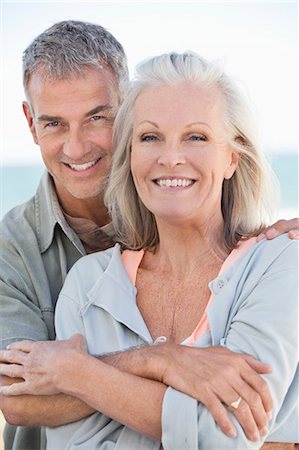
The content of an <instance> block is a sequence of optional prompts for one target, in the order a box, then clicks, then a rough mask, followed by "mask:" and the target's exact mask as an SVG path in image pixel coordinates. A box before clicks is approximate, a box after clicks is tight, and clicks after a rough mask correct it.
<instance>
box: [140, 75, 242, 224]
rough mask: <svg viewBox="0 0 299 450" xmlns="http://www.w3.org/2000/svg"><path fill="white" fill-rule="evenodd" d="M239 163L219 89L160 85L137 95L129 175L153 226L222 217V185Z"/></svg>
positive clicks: (183, 84) (187, 84) (191, 84)
mask: <svg viewBox="0 0 299 450" xmlns="http://www.w3.org/2000/svg"><path fill="white" fill-rule="evenodd" d="M237 163H238V155H237V154H235V153H234V152H233V151H232V150H231V149H230V147H229V145H228V143H227V132H226V129H225V126H224V102H223V98H222V94H221V92H220V91H219V89H218V88H217V87H203V86H199V85H196V84H194V83H191V82H181V83H179V84H177V85H175V86H168V85H164V84H163V85H162V84H161V85H160V86H155V87H151V88H147V89H145V90H144V91H143V92H142V93H141V94H140V95H139V97H138V98H137V100H136V103H135V108H134V122H133V141H132V153H131V171H132V175H133V178H134V182H135V186H136V189H137V192H138V195H139V197H140V199H141V200H142V202H143V203H144V205H145V206H146V207H147V208H148V209H149V210H150V211H151V212H152V213H153V214H154V215H155V217H156V219H157V220H158V219H162V220H166V221H168V222H169V221H171V222H175V221H180V222H181V221H184V222H188V221H194V220H195V221H198V220H208V219H209V218H211V217H212V216H215V214H216V215H219V214H220V216H221V192H222V183H223V179H224V178H230V177H231V176H232V175H233V173H234V171H235V169H236V166H237ZM220 216H219V217H220Z"/></svg>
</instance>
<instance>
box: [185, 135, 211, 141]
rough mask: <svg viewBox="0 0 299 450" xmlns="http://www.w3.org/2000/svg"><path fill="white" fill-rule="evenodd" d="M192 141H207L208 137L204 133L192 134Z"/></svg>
mask: <svg viewBox="0 0 299 450" xmlns="http://www.w3.org/2000/svg"><path fill="white" fill-rule="evenodd" d="M189 139H190V141H207V140H208V138H207V137H206V136H205V135H204V134H191V136H189Z"/></svg>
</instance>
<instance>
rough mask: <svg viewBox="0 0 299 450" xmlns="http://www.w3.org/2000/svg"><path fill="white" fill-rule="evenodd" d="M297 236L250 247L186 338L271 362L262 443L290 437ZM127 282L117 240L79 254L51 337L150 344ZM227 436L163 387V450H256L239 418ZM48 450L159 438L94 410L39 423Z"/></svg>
mask: <svg viewBox="0 0 299 450" xmlns="http://www.w3.org/2000/svg"><path fill="white" fill-rule="evenodd" d="M297 272H298V242H296V241H290V240H288V238H287V236H280V237H279V238H277V239H275V240H273V241H263V242H260V243H259V244H256V245H254V246H253V247H252V248H251V249H250V250H248V251H247V253H246V254H245V255H243V256H242V257H241V258H240V259H238V261H237V263H232V264H231V265H230V266H229V267H228V268H226V270H224V271H223V272H222V273H221V274H220V275H219V276H218V277H216V278H215V279H214V280H212V281H211V283H210V284H209V287H210V290H211V292H212V294H213V296H214V299H213V302H211V304H210V305H209V307H208V309H207V317H208V322H209V329H208V330H207V331H206V332H205V333H203V334H201V335H200V336H199V338H198V340H197V341H196V342H195V345H196V346H198V347H205V346H210V345H223V346H226V347H227V348H229V349H231V350H234V351H238V352H244V353H249V354H253V355H254V356H256V357H257V358H258V359H260V360H261V361H265V362H267V363H269V364H271V366H272V372H271V373H270V374H267V375H265V378H266V380H267V382H268V384H269V388H270V392H271V395H272V399H273V419H272V420H271V423H270V434H269V436H268V437H267V441H269V442H271V441H274V442H280V441H281V442H299V441H298V426H297V425H298V395H297V394H298V384H297V377H298V369H297V368H298V330H297V328H298V324H297V317H298V316H297V313H296V311H297V308H298V278H297ZM136 293H137V291H136V287H135V286H134V284H133V283H132V281H131V277H130V275H129V274H128V273H127V272H126V269H125V266H124V264H123V260H122V257H121V252H120V247H119V246H118V245H116V246H115V247H114V248H113V249H109V250H107V251H105V252H99V253H94V254H92V255H88V256H87V257H85V258H82V259H81V260H80V261H78V262H77V263H76V264H75V266H74V267H73V268H72V269H71V271H70V273H69V275H68V277H67V279H66V282H65V285H64V287H63V289H62V292H61V294H60V297H59V300H58V304H57V313H56V329H57V335H58V337H59V338H60V339H67V338H69V337H70V336H71V335H73V334H74V333H81V334H82V335H84V336H85V337H86V340H87V346H88V351H89V352H90V353H91V354H102V353H109V352H114V351H120V350H125V349H127V348H130V347H132V346H136V345H140V344H142V343H144V342H146V343H147V344H149V345H150V344H152V343H153V341H152V338H151V336H150V333H149V331H148V328H147V326H146V324H145V322H144V320H143V318H142V316H141V314H140V311H139V309H138V307H137V305H136ZM229 414H230V417H231V420H232V421H233V422H234V425H235V427H236V429H237V430H238V436H237V438H235V439H231V438H228V437H227V436H226V435H224V434H223V433H222V431H221V430H220V429H219V427H218V426H217V425H216V423H215V420H214V419H213V417H212V415H211V414H210V412H209V411H208V409H207V408H206V407H205V406H204V405H203V404H201V403H200V402H198V401H196V400H195V399H193V398H191V397H189V396H188V395H186V394H183V393H182V392H178V391H176V390H175V389H173V388H171V387H169V388H168V389H167V391H166V393H165V396H164V399H163V407H162V444H163V448H164V449H165V450H183V449H184V450H185V449H186V450H187V449H188V450H195V449H200V450H210V449H216V448H217V450H218V449H227V450H228V449H229V450H232V449H241V448H242V449H258V448H260V447H261V445H262V442H257V443H254V442H250V441H248V440H247V438H246V436H245V435H244V432H243V430H242V428H241V426H240V424H239V423H238V422H237V420H236V419H235V417H234V415H233V414H232V413H230V412H229ZM47 436H48V450H56V449H57V448H60V447H61V448H76V449H78V450H81V449H82V450H83V449H84V450H85V449H87V448H88V449H92V448H99V449H100V448H103V449H104V448H108V447H109V449H110V448H111V449H121V450H131V449H142V450H149V449H157V450H158V449H159V447H160V443H159V442H157V441H153V440H151V439H148V438H146V437H145V436H143V435H141V434H140V433H137V432H134V431H133V430H131V429H129V428H127V427H125V426H123V425H121V424H120V423H118V422H115V421H113V420H112V419H110V418H109V417H106V416H104V415H103V414H100V413H95V414H93V415H92V416H90V417H88V418H86V419H82V420H80V421H78V422H75V423H73V424H69V425H64V426H61V427H57V428H55V429H51V428H49V429H47Z"/></svg>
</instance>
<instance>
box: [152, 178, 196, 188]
mask: <svg viewBox="0 0 299 450" xmlns="http://www.w3.org/2000/svg"><path fill="white" fill-rule="evenodd" d="M156 183H157V184H158V185H159V186H167V187H169V186H171V187H176V186H182V187H187V186H191V184H192V183H193V181H192V180H185V179H183V180H181V179H173V180H169V179H160V180H157V181H156Z"/></svg>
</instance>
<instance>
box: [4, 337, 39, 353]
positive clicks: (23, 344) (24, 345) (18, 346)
mask: <svg viewBox="0 0 299 450" xmlns="http://www.w3.org/2000/svg"><path fill="white" fill-rule="evenodd" d="M34 344H35V341H28V340H27V341H18V342H13V343H12V344H9V345H8V346H7V347H6V348H7V349H8V350H19V351H21V352H26V353H29V352H31V350H32V348H33V346H34Z"/></svg>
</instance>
